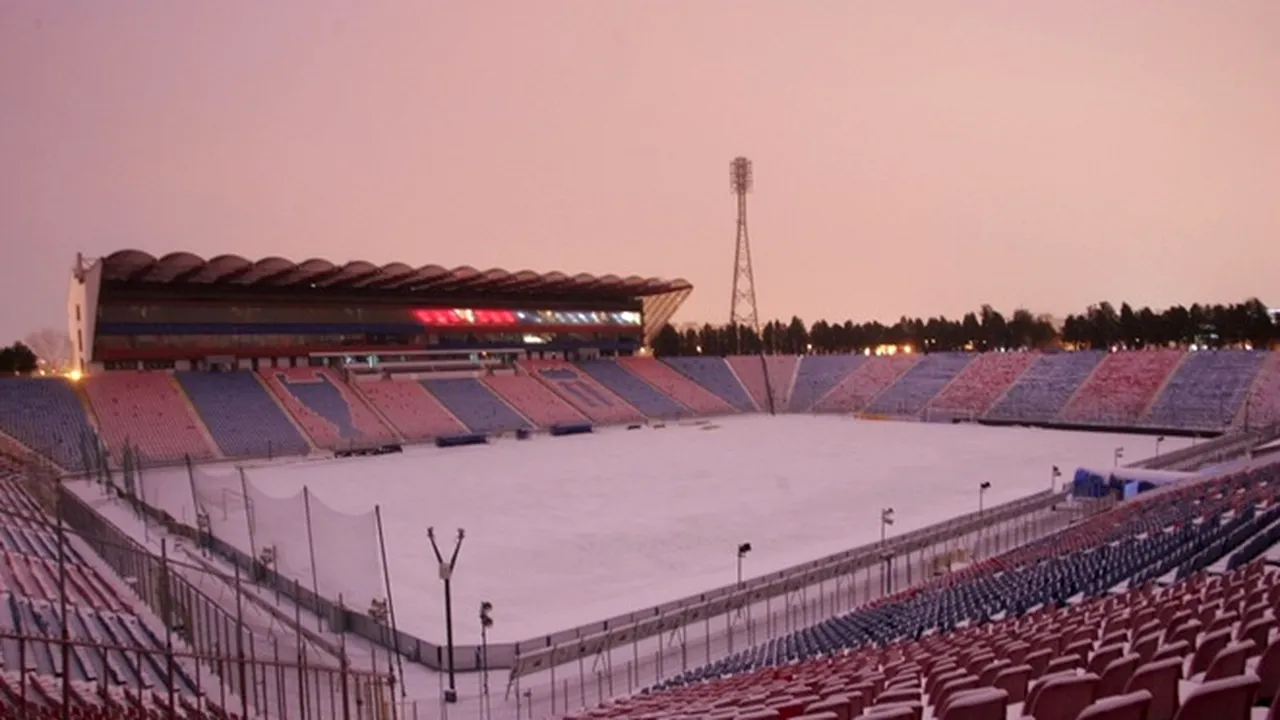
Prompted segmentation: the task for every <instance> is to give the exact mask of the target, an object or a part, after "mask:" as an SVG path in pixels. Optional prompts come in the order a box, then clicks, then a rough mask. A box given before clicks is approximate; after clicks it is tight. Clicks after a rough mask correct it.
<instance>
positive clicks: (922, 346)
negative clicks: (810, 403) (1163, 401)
mask: <svg viewBox="0 0 1280 720" xmlns="http://www.w3.org/2000/svg"><path fill="white" fill-rule="evenodd" d="M1276 343H1280V323H1277V322H1276V320H1275V318H1273V317H1272V315H1271V313H1270V312H1269V310H1268V309H1267V306H1266V305H1264V304H1263V303H1262V302H1261V301H1259V300H1258V299H1257V298H1252V299H1250V300H1246V301H1244V302H1242V303H1237V304H1232V305H1201V304H1195V305H1192V306H1190V307H1185V306H1182V305H1175V306H1173V307H1171V308H1167V309H1165V310H1163V311H1155V310H1152V309H1151V308H1149V307H1143V308H1139V309H1136V310H1135V309H1134V308H1133V307H1132V306H1130V305H1129V303H1122V304H1121V305H1120V308H1119V309H1118V310H1117V309H1116V307H1115V306H1114V305H1113V304H1111V303H1110V302H1100V303H1098V304H1096V305H1090V306H1089V307H1088V308H1086V309H1085V311H1084V312H1082V313H1078V314H1073V315H1068V316H1067V317H1066V318H1065V319H1063V321H1062V322H1061V323H1060V324H1059V323H1056V322H1055V321H1054V319H1053V318H1052V317H1050V316H1048V315H1044V314H1036V313H1032V312H1031V311H1029V310H1026V309H1024V308H1019V309H1017V310H1014V311H1013V313H1012V314H1011V315H1010V316H1008V317H1005V315H1003V314H1002V313H1001V312H1000V311H998V310H996V309H995V308H993V307H991V306H990V305H983V306H982V307H981V308H980V309H979V310H978V311H976V312H970V313H965V315H964V316H963V317H961V318H959V319H954V318H947V317H943V316H938V317H931V318H909V317H905V316H904V317H902V318H900V319H899V320H898V321H897V322H896V323H894V324H892V325H885V324H884V323H880V322H876V321H871V322H863V323H856V322H854V321H852V320H845V321H844V322H830V321H827V320H819V321H817V322H815V323H813V324H811V325H806V324H805V322H804V321H803V320H801V319H800V318H798V317H793V318H791V320H790V322H785V323H784V322H781V321H778V320H773V321H770V322H769V323H767V324H765V325H764V327H762V328H760V332H759V333H757V332H756V331H755V330H754V329H753V328H748V327H743V326H732V325H718V326H717V325H711V324H706V325H703V326H702V327H701V328H697V329H694V328H688V329H685V330H684V331H683V332H681V331H680V330H677V329H676V327H675V326H674V325H671V324H667V325H666V326H664V327H663V328H662V329H661V330H660V331H659V332H658V335H657V337H656V338H655V339H654V343H653V350H654V353H655V354H657V355H659V356H663V355H668V356H669V355H732V354H739V353H741V354H756V353H761V352H763V353H766V354H779V355H801V354H805V353H860V352H864V351H867V350H874V349H875V348H878V347H882V346H887V345H893V346H898V347H903V346H908V347H910V348H911V349H912V350H913V351H916V352H947V351H957V350H965V351H975V352H984V351H988V350H1050V349H1062V348H1065V349H1073V348H1074V349H1094V350H1104V349H1111V348H1120V349H1130V350H1140V349H1143V348H1151V347H1181V348H1188V347H1192V346H1195V347H1205V348H1242V347H1252V348H1259V349H1265V348H1269V347H1271V346H1272V345H1273V344H1276Z"/></svg>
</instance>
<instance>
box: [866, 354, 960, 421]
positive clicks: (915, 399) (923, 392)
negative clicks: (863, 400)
mask: <svg viewBox="0 0 1280 720" xmlns="http://www.w3.org/2000/svg"><path fill="white" fill-rule="evenodd" d="M973 357H974V356H973V355H971V354H969V353H933V354H930V355H925V356H923V357H921V358H920V360H919V361H918V362H917V363H916V364H915V365H913V366H911V369H909V370H907V372H906V373H905V374H903V376H902V377H901V378H899V379H898V382H896V383H894V384H893V385H891V386H890V387H889V389H888V390H885V391H884V392H882V393H880V394H879V395H877V396H876V398H875V400H872V401H871V404H870V405H869V406H868V407H867V410H868V411H870V412H873V413H876V414H884V415H898V416H901V417H914V416H917V415H919V414H920V413H921V412H922V411H923V410H924V408H925V405H927V404H928V403H929V401H930V400H932V399H933V397H934V396H935V395H937V394H938V393H939V392H941V391H942V389H943V388H945V387H946V386H947V384H948V383H950V382H951V381H952V380H954V379H955V377H956V376H957V375H959V374H960V373H961V372H962V371H963V370H964V369H965V367H966V366H967V365H968V364H969V363H970V362H971V361H972V360H973Z"/></svg>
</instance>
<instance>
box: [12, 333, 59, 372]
mask: <svg viewBox="0 0 1280 720" xmlns="http://www.w3.org/2000/svg"><path fill="white" fill-rule="evenodd" d="M22 342H23V344H24V345H26V346H27V347H29V348H31V351H32V352H34V353H35V354H36V357H38V358H40V361H41V362H42V363H43V364H44V366H45V367H46V368H47V369H48V370H52V371H55V372H58V371H62V370H65V369H67V368H69V367H71V338H70V337H69V336H68V335H67V332H66V331H65V330H63V331H58V330H54V329H53V328H45V329H43V330H39V331H36V332H33V333H31V334H30V335H28V336H27V337H26V339H25V340H23V341H22Z"/></svg>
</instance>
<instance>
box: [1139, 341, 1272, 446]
mask: <svg viewBox="0 0 1280 720" xmlns="http://www.w3.org/2000/svg"><path fill="white" fill-rule="evenodd" d="M1265 357H1266V355H1264V354H1263V353H1260V352H1252V351H1244V350H1203V351H1198V352H1193V353H1189V354H1188V355H1187V357H1186V359H1185V360H1183V361H1182V364H1181V365H1179V366H1178V369H1177V370H1176V371H1175V372H1174V374H1173V377H1171V378H1169V382H1168V383H1167V384H1166V385H1165V387H1164V390H1163V392H1161V393H1160V397H1158V398H1156V401H1155V403H1154V404H1153V405H1152V406H1151V412H1150V414H1149V415H1148V417H1147V418H1146V420H1145V422H1144V424H1146V425H1153V426H1156V427H1161V428H1185V429H1187V430H1222V429H1223V428H1226V427H1229V426H1230V425H1231V423H1232V422H1233V421H1234V420H1235V417H1236V415H1238V414H1239V413H1240V408H1241V407H1243V405H1244V402H1245V400H1246V399H1247V398H1248V395H1249V387H1250V386H1251V385H1252V384H1253V379H1254V378H1255V377H1256V376H1257V374H1258V369H1259V368H1260V367H1262V361H1263V359H1264V358H1265Z"/></svg>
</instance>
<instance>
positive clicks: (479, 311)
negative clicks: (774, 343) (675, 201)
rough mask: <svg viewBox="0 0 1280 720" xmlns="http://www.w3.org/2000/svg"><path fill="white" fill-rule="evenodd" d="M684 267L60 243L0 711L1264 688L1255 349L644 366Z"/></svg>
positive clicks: (4, 416) (377, 711)
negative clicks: (245, 254) (108, 250)
mask: <svg viewBox="0 0 1280 720" xmlns="http://www.w3.org/2000/svg"><path fill="white" fill-rule="evenodd" d="M692 289H693V288H692V286H691V284H690V283H688V282H687V281H685V280H679V279H676V280H666V279H661V278H642V277H637V276H626V277H623V276H615V275H605V276H592V275H586V274H577V275H570V274H565V273H558V272H552V273H538V272H532V271H518V272H510V271H505V270H496V269H495V270H487V271H479V270H476V269H474V268H469V267H462V268H456V269H452V270H450V269H446V268H443V267H438V266H431V265H428V266H425V267H417V268H415V267H413V266H410V265H407V264H401V263H394V264H390V265H375V264H372V263H367V262H358V261H357V262H345V263H334V262H329V261H326V260H319V259H312V260H307V261H305V262H294V261H290V260H285V259H281V258H265V259H261V260H251V259H246V258H241V257H237V256H231V255H223V256H219V257H214V258H211V259H208V260H206V259H203V258H200V257H197V256H194V255H191V254H187V253H173V254H169V255H165V256H163V257H159V258H157V257H153V256H151V255H149V254H146V253H143V252H140V251H136V250H124V251H120V252H116V253H113V254H110V255H107V256H105V257H102V258H98V259H94V260H86V259H83V258H78V259H77V262H76V266H75V269H74V272H73V273H72V278H71V282H70V294H69V302H68V322H69V331H70V336H71V338H72V339H73V348H74V353H75V359H74V367H75V370H74V372H72V373H70V374H69V376H68V377H59V378H53V377H45V378H12V379H10V378H6V379H3V380H0V463H2V464H0V470H2V471H3V495H4V502H5V506H4V507H5V511H4V513H3V524H2V525H0V540H2V541H3V543H4V548H5V557H4V563H5V565H4V568H3V569H2V570H0V575H2V576H3V577H4V582H5V585H4V587H5V590H6V601H7V603H8V605H9V608H10V612H9V613H8V614H7V615H6V622H5V626H4V627H3V628H0V633H3V639H4V642H3V658H4V668H5V672H4V674H3V682H4V686H3V688H0V690H3V699H0V702H5V703H7V704H8V706H9V707H11V708H24V709H25V711H26V712H27V713H28V714H26V715H23V717H61V716H63V715H62V713H63V712H71V711H74V713H75V715H74V716H75V717H86V718H88V717H95V718H96V717H149V716H178V717H191V718H200V717H264V718H265V717H286V718H293V717H308V718H311V717H314V718H379V719H381V718H402V717H403V718H434V717H447V716H448V714H449V713H450V712H455V713H464V714H468V713H474V714H479V716H481V717H489V718H492V717H519V718H523V717H565V716H573V717H617V718H622V717H630V718H659V717H662V718H695V717H697V718H702V717H710V718H723V719H724V720H729V719H730V718H760V719H761V720H763V719H764V718H792V717H805V718H823V719H824V720H826V719H830V718H841V719H842V718H849V717H856V716H859V715H861V714H862V713H863V711H864V710H866V711H867V712H869V713H874V714H875V716H876V717H880V718H882V719H883V718H907V717H915V718H919V717H945V718H985V717H1005V713H1006V711H1008V712H1014V713H1017V714H1023V711H1026V713H1027V714H1034V715H1035V717H1069V718H1074V717H1076V714H1077V713H1078V712H1081V711H1083V710H1084V708H1085V707H1086V706H1089V705H1091V704H1095V705H1097V706H1099V707H1100V708H1101V709H1100V710H1098V711H1097V712H1098V713H1105V712H1109V711H1110V710H1108V709H1107V708H1110V707H1111V706H1115V707H1118V708H1120V710H1117V712H1122V711H1124V707H1136V706H1141V707H1144V708H1147V709H1148V710H1149V714H1148V715H1146V716H1147V717H1151V718H1173V717H1174V716H1175V713H1177V712H1178V711H1179V707H1181V709H1182V712H1183V713H1184V714H1183V715H1178V717H1187V716H1188V715H1186V713H1193V714H1191V715H1190V717H1203V716H1204V715H1202V714H1194V713H1201V712H1204V708H1205V707H1210V708H1212V707H1213V706H1212V705H1205V704H1204V703H1206V702H1210V703H1212V702H1219V701H1220V700H1219V699H1214V698H1220V697H1226V698H1228V699H1227V700H1225V701H1221V702H1231V700H1230V698H1231V697H1234V696H1232V695H1231V693H1233V692H1234V693H1236V694H1237V695H1238V694H1239V693H1240V692H1244V690H1241V689H1240V688H1246V687H1248V688H1252V687H1253V686H1250V685H1247V683H1243V684H1242V681H1240V678H1249V677H1251V676H1247V675H1244V673H1245V670H1246V667H1247V668H1248V669H1249V670H1250V672H1253V673H1256V674H1257V676H1258V677H1261V678H1262V683H1263V685H1262V692H1261V693H1260V696H1261V697H1262V698H1263V699H1269V698H1270V697H1271V691H1272V690H1274V689H1275V687H1276V686H1277V685H1280V642H1277V641H1274V640H1272V636H1273V635H1274V634H1275V633H1274V618H1275V616H1276V615H1275V613H1276V612H1277V611H1280V604H1278V603H1280V590H1278V589H1277V588H1278V587H1280V582H1277V580H1276V575H1275V574H1274V573H1273V571H1271V570H1270V569H1268V567H1267V565H1266V560H1267V558H1268V557H1270V556H1272V555H1273V554H1274V550H1273V548H1272V546H1273V544H1274V543H1275V542H1276V541H1277V540H1280V510H1277V509H1276V487H1277V480H1280V465H1277V464H1275V461H1274V459H1273V457H1274V456H1271V455H1270V454H1269V453H1270V451H1271V450H1272V449H1273V447H1274V446H1275V443H1276V440H1277V438H1280V430H1278V429H1277V421H1278V420H1280V355H1277V354H1276V353H1272V352H1267V351H1263V350H1252V349H1223V350H1214V351H1191V350H1187V349H1181V348H1179V349H1172V348H1157V349H1144V350H1113V351H1100V350H1074V351H1054V352H1048V351H1045V352H1041V351H1034V350H1025V349H1022V350H1017V351H1008V352H1004V351H988V352H975V351H963V352H961V351H957V352H918V351H908V350H911V349H908V348H895V352H892V353H890V352H884V353H879V352H873V351H872V350H871V349H870V348H868V349H867V351H866V352H860V353H856V354H804V355H777V354H764V353H761V354H756V355H728V356H725V357H719V356H709V355H694V356H672V357H654V356H653V354H652V353H651V352H650V348H651V347H652V346H653V343H654V341H655V338H656V337H657V336H658V334H659V333H660V332H661V331H662V330H663V328H664V327H665V326H667V324H668V322H669V321H670V320H671V318H672V317H673V316H674V314H675V313H676V311H677V310H678V309H679V307H680V304H681V303H682V302H683V301H684V300H685V299H686V298H687V297H688V295H689V294H690V293H691V292H692ZM797 518H803V522H801V521H798V520H797ZM477 608H479V611H478V612H477V611H476V610H477ZM1251 682H1254V683H1256V682H1258V681H1257V680H1256V679H1254V680H1252V681H1251ZM1214 683H1217V685H1214ZM1233 683H1234V684H1233ZM1211 686H1212V688H1215V693H1217V694H1209V693H1199V694H1198V690H1197V689H1198V688H1201V687H1211ZM1219 686H1222V687H1223V688H1226V689H1223V690H1221V692H1218V690H1216V688H1219ZM1249 691H1250V692H1253V690H1249ZM1204 697H1209V698H1211V699H1210V700H1205V699H1204ZM1197 698H1199V699H1197ZM1148 706H1149V707H1148ZM1051 708H1052V709H1053V712H1055V713H1060V714H1052V715H1051V714H1047V713H1049V712H1050V709H1051ZM1090 712H1092V711H1090ZM148 713H151V715H148ZM1089 717H1131V715H1106V714H1094V715H1089ZM1132 717H1138V716H1137V715H1133V716H1132Z"/></svg>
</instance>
